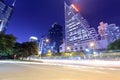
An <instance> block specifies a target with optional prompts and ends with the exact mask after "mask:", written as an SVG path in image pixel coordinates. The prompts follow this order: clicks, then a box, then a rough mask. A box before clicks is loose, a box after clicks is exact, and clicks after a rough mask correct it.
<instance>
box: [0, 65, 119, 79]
mask: <svg viewBox="0 0 120 80" xmlns="http://www.w3.org/2000/svg"><path fill="white" fill-rule="evenodd" d="M0 80H120V69H119V68H107V67H89V66H79V67H74V66H62V65H49V64H43V63H40V64H26V63H0Z"/></svg>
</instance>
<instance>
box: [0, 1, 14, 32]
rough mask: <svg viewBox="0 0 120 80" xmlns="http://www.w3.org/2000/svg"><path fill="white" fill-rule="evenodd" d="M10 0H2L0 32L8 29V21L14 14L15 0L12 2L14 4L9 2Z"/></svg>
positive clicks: (0, 4) (0, 3)
mask: <svg viewBox="0 0 120 80" xmlns="http://www.w3.org/2000/svg"><path fill="white" fill-rule="evenodd" d="M8 1H9V0H7V2H6V0H0V32H1V31H3V32H4V31H6V28H7V25H8V22H9V20H10V17H11V15H12V12H13V9H14V4H15V1H13V2H12V4H9V3H8Z"/></svg>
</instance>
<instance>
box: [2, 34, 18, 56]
mask: <svg viewBox="0 0 120 80" xmlns="http://www.w3.org/2000/svg"><path fill="white" fill-rule="evenodd" d="M15 42H16V37H15V36H13V35H12V34H4V33H0V56H9V55H12V54H13V47H14V43H15Z"/></svg>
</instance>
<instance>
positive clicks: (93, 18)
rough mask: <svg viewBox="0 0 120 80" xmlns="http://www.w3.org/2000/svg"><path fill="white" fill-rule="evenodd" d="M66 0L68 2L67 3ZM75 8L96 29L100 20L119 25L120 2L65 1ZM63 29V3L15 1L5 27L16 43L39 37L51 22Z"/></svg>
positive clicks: (112, 0) (93, 0)
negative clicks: (76, 5) (13, 36)
mask: <svg viewBox="0 0 120 80" xmlns="http://www.w3.org/2000/svg"><path fill="white" fill-rule="evenodd" d="M69 1H70V2H69ZM67 2H68V3H69V4H70V3H76V4H78V5H79V10H80V13H81V14H82V15H83V16H84V18H86V19H87V21H88V22H89V24H90V25H91V26H93V27H95V28H96V29H97V26H98V25H99V22H100V21H104V22H107V23H115V24H117V25H118V26H120V0H67ZM55 22H57V23H59V24H61V25H62V26H63V27H64V0H17V2H16V4H15V9H14V13H13V15H12V17H11V20H10V23H9V25H8V28H7V33H8V34H14V35H15V36H16V37H17V41H18V42H25V41H28V40H29V37H30V36H36V37H38V38H40V37H41V36H42V35H44V34H46V33H47V32H48V30H49V29H50V27H51V25H52V24H53V23H55Z"/></svg>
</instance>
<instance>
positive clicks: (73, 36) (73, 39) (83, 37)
mask: <svg viewBox="0 0 120 80" xmlns="http://www.w3.org/2000/svg"><path fill="white" fill-rule="evenodd" d="M64 7H65V34H66V36H65V37H66V40H65V44H66V48H67V47H70V51H74V52H76V51H81V50H85V49H86V48H90V46H89V44H90V42H95V41H96V38H97V36H98V35H97V32H96V30H95V29H94V28H93V27H90V25H89V24H88V22H87V20H86V19H84V18H83V17H82V15H81V14H80V12H79V9H78V8H77V7H76V5H74V4H72V5H70V6H69V5H67V4H66V2H65V4H64Z"/></svg>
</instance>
